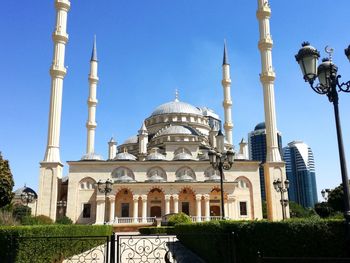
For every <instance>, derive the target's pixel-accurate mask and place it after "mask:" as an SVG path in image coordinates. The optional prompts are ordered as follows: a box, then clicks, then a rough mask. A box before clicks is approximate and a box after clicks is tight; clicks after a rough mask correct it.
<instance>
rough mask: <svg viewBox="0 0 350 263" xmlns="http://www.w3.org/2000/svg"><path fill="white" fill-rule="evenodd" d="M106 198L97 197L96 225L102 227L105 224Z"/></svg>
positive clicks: (102, 196)
mask: <svg viewBox="0 0 350 263" xmlns="http://www.w3.org/2000/svg"><path fill="white" fill-rule="evenodd" d="M105 203H106V201H105V196H104V195H97V197H96V223H95V224H96V225H102V224H103V223H104V222H105V214H106V209H105Z"/></svg>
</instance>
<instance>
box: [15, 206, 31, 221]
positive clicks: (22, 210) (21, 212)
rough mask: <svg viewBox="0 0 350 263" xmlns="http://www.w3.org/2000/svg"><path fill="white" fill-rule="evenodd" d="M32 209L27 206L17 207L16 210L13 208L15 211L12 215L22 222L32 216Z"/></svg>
mask: <svg viewBox="0 0 350 263" xmlns="http://www.w3.org/2000/svg"><path fill="white" fill-rule="evenodd" d="M31 211H32V210H31V209H30V207H28V206H25V205H16V206H15V207H14V208H13V211H12V214H13V217H14V218H15V219H16V220H18V221H20V222H22V219H23V218H24V217H26V216H30V214H31Z"/></svg>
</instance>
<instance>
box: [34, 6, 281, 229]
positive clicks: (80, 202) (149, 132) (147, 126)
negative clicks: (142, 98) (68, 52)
mask: <svg viewBox="0 0 350 263" xmlns="http://www.w3.org/2000/svg"><path fill="white" fill-rule="evenodd" d="M265 2H266V0H258V6H259V8H258V12H257V15H258V18H259V23H260V26H261V27H262V28H264V27H265V28H266V29H269V26H268V18H269V14H270V13H269V12H270V9H269V6H268V5H266V4H265ZM55 6H56V11H57V18H56V28H55V30H54V34H53V40H54V50H55V51H54V58H53V63H52V66H51V70H50V73H51V78H52V82H51V102H50V114H49V129H48V141H47V150H46V153H45V158H44V160H43V161H42V162H41V163H40V164H41V166H40V180H39V193H38V207H37V213H38V214H44V215H47V216H49V217H51V218H52V219H57V218H58V217H60V216H62V215H66V216H68V217H69V218H71V219H72V220H73V222H76V223H82V224H103V223H105V222H108V223H110V224H113V225H119V226H123V225H125V226H131V225H136V226H137V225H147V224H152V223H153V222H154V221H155V219H156V218H162V217H163V216H164V215H168V214H171V213H179V212H184V213H186V214H188V215H189V216H190V217H191V218H192V220H193V221H195V222H201V221H209V220H216V219H219V218H220V217H221V212H220V211H221V188H220V176H219V173H218V171H216V170H214V169H213V168H212V166H211V164H210V162H209V158H208V151H209V150H210V149H216V147H217V145H216V143H217V141H216V135H217V134H218V132H219V130H220V129H221V126H222V125H221V120H220V118H219V116H218V115H217V114H216V113H214V112H213V111H212V110H210V109H209V108H205V107H202V108H200V107H196V106H193V105H191V104H189V103H185V102H183V101H181V100H180V99H179V97H178V94H176V96H175V99H174V100H173V101H170V102H167V103H164V104H162V105H160V106H158V107H156V109H154V110H153V112H152V113H151V114H150V116H149V117H148V118H146V119H145V120H143V122H142V121H141V125H140V126H141V128H140V130H138V131H136V132H135V135H134V136H131V137H130V138H129V139H127V140H126V141H125V142H123V143H122V144H121V145H118V146H117V144H116V142H115V139H114V138H112V139H111V140H110V141H109V142H107V145H108V148H107V147H106V151H107V150H108V158H107V159H105V160H103V159H102V157H101V156H100V155H98V154H96V153H95V151H94V139H95V130H96V127H97V125H96V121H95V116H96V108H97V99H96V98H97V91H98V80H99V79H98V59H97V51H96V41H95V42H94V47H93V52H92V56H91V61H90V74H89V98H88V121H87V123H86V128H87V147H86V154H85V155H84V156H83V157H82V158H79V159H78V160H76V161H68V162H67V164H68V166H69V172H68V176H67V177H62V172H63V163H62V162H61V160H60V156H59V152H60V148H59V135H60V121H61V105H62V89H63V80H64V76H65V74H66V68H65V67H64V56H65V45H66V43H67V41H68V35H67V32H66V29H67V14H68V11H69V8H70V1H69V0H55ZM264 33H265V34H266V35H264V34H262V35H261V38H262V40H261V41H260V42H259V48H260V50H261V54H262V59H263V61H264V63H263V67H262V70H263V74H261V82H262V84H263V88H264V89H266V92H264V101H265V102H266V103H265V122H266V126H267V133H272V134H273V133H276V123H275V122H276V120H275V109H274V96H273V80H274V73H273V72H271V71H270V70H269V69H271V68H272V67H270V64H271V63H272V61H270V58H271V56H270V55H269V52H271V49H270V48H269V47H270V45H269V43H270V42H269V41H271V42H272V40H271V39H270V38H269V37H270V35H269V31H266V30H264ZM271 47H272V45H271ZM266 54H267V55H266ZM265 64H266V65H265ZM222 70H223V80H222V86H223V107H224V123H223V131H224V133H225V150H234V151H235V160H234V163H233V165H232V168H231V169H229V170H227V171H225V172H224V176H223V181H224V190H223V192H224V202H223V203H224V210H225V216H226V217H227V218H229V219H236V220H242V219H250V220H254V219H261V218H262V205H261V193H260V179H259V164H260V163H259V162H257V161H250V160H249V158H248V149H247V144H246V143H245V142H244V141H243V140H242V141H241V143H240V146H239V149H234V147H233V138H232V137H233V136H232V131H233V122H232V116H231V107H232V100H231V95H230V86H231V79H230V64H229V62H228V56H227V50H226V45H225V47H224V59H223V65H222ZM220 93H221V92H220ZM271 93H272V94H271ZM266 118H268V120H266ZM268 127H269V128H268ZM270 137H271V138H273V136H270ZM275 137H276V136H275ZM274 143H275V142H274V141H273V140H269V136H267V144H268V147H267V148H268V159H267V163H266V164H264V165H265V166H264V167H266V169H267V172H266V170H265V174H266V175H265V176H266V180H265V181H266V188H267V202H268V209H269V218H270V219H271V220H278V219H280V218H281V217H282V215H281V212H280V210H281V209H280V204H279V199H278V193H275V192H273V190H272V189H273V185H272V181H273V179H275V178H280V179H283V178H285V170H284V163H283V162H281V160H280V159H279V158H280V157H279V156H278V154H279V153H276V152H275V149H274V147H275V145H274ZM278 157H279V158H278ZM107 180H110V181H111V182H112V185H111V190H110V191H109V192H107V193H104V192H100V191H99V190H98V187H97V184H98V182H99V181H100V182H106V181H107Z"/></svg>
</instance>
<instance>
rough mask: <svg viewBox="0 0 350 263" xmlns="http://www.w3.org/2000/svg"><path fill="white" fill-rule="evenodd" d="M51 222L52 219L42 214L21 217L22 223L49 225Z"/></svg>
mask: <svg viewBox="0 0 350 263" xmlns="http://www.w3.org/2000/svg"><path fill="white" fill-rule="evenodd" d="M52 223H53V221H52V219H51V218H50V217H48V216H44V215H40V216H25V217H23V218H22V225H50V224H52Z"/></svg>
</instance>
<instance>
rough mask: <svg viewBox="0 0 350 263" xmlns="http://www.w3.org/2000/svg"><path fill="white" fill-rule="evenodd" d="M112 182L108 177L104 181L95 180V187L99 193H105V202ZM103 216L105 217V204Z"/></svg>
mask: <svg viewBox="0 0 350 263" xmlns="http://www.w3.org/2000/svg"><path fill="white" fill-rule="evenodd" d="M112 186H113V182H112V180H110V179H107V180H106V181H104V182H103V181H102V180H99V181H98V182H97V189H98V191H99V192H100V193H102V194H105V203H106V199H107V194H109V193H110V192H111V191H112ZM104 218H106V206H105V212H104Z"/></svg>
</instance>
